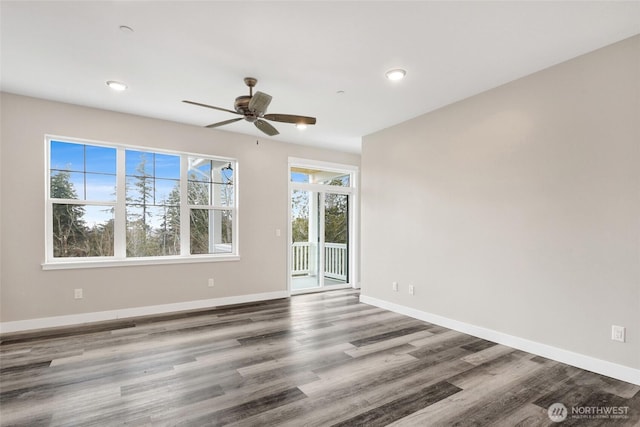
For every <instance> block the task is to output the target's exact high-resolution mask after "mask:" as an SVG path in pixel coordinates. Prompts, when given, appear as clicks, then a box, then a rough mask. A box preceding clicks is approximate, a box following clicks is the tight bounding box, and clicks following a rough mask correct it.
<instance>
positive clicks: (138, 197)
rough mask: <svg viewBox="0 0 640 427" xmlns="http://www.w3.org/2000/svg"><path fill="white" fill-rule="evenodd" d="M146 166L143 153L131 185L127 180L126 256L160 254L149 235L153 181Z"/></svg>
mask: <svg viewBox="0 0 640 427" xmlns="http://www.w3.org/2000/svg"><path fill="white" fill-rule="evenodd" d="M146 167H147V156H146V155H145V154H144V153H143V154H141V156H140V163H139V164H138V166H137V167H136V174H135V175H134V176H132V177H131V178H132V179H131V181H132V182H133V185H132V186H131V185H130V184H129V180H127V200H126V201H127V256H134V257H135V256H149V255H160V254H159V253H157V252H158V248H157V246H158V245H156V244H154V243H155V242H154V241H153V239H152V238H151V236H150V232H151V227H150V225H149V222H150V219H151V216H152V213H151V209H150V208H151V206H152V205H153V184H154V183H153V176H150V175H148V174H147V172H146ZM132 195H133V196H132Z"/></svg>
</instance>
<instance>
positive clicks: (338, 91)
mask: <svg viewBox="0 0 640 427" xmlns="http://www.w3.org/2000/svg"><path fill="white" fill-rule="evenodd" d="M336 94H337V95H344V91H343V90H337V91H336Z"/></svg>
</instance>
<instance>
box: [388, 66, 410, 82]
mask: <svg viewBox="0 0 640 427" xmlns="http://www.w3.org/2000/svg"><path fill="white" fill-rule="evenodd" d="M384 75H385V76H386V77H387V79H389V80H391V81H398V80H402V79H404V77H405V76H406V75H407V71H406V70H403V69H402V68H394V69H393V70H389V71H387V72H386V73H384Z"/></svg>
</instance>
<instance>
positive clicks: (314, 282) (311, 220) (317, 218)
mask: <svg viewBox="0 0 640 427" xmlns="http://www.w3.org/2000/svg"><path fill="white" fill-rule="evenodd" d="M347 283H349V196H348V195H347V194H336V193H327V192H318V191H306V190H292V191H291V290H292V291H299V290H305V289H314V288H322V287H326V286H332V285H344V284H347Z"/></svg>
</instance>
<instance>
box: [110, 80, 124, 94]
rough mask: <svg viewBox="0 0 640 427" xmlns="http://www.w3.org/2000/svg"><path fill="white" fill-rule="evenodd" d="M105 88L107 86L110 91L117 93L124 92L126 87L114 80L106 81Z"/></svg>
mask: <svg viewBox="0 0 640 427" xmlns="http://www.w3.org/2000/svg"><path fill="white" fill-rule="evenodd" d="M107 86H109V87H110V88H111V89H113V90H115V91H118V92H122V91H124V90H127V85H126V84H124V83H122V82H118V81H115V80H109V81H107Z"/></svg>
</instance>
